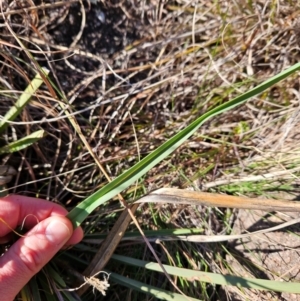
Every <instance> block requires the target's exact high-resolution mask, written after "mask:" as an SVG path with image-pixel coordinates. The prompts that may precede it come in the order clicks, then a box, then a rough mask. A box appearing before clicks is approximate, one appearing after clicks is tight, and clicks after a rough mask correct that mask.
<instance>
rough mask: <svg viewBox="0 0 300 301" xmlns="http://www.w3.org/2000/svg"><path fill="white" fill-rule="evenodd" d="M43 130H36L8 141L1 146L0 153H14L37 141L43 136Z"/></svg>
mask: <svg viewBox="0 0 300 301" xmlns="http://www.w3.org/2000/svg"><path fill="white" fill-rule="evenodd" d="M45 135H46V134H45V131H44V130H39V131H36V132H33V133H31V134H30V135H28V136H26V137H24V138H21V139H19V140H17V141H14V142H12V143H9V144H7V145H5V146H3V147H1V148H0V155H2V154H8V153H14V152H17V151H19V150H21V149H24V148H26V147H28V146H30V145H32V144H33V143H35V142H37V141H39V140H40V139H41V138H43V137H45Z"/></svg>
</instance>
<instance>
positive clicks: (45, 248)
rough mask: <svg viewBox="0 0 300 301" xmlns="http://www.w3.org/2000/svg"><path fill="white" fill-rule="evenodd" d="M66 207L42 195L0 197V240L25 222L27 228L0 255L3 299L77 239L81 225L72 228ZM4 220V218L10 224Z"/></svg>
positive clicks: (9, 297) (7, 300)
mask: <svg viewBox="0 0 300 301" xmlns="http://www.w3.org/2000/svg"><path fill="white" fill-rule="evenodd" d="M67 213H68V212H67V210H66V209H64V208H63V207H61V206H59V205H57V204H55V203H53V202H48V201H45V200H42V199H36V198H29V197H24V196H20V195H9V196H6V197H4V198H0V244H3V243H5V242H8V241H10V239H11V235H12V230H11V229H15V228H16V227H18V226H20V225H22V224H23V223H24V228H26V229H28V232H27V233H26V234H24V236H23V237H21V238H20V239H18V240H17V241H16V242H15V243H14V244H13V245H12V246H11V247H10V248H9V250H8V251H7V252H6V253H5V254H4V255H3V256H1V257H0V292H1V300H2V301H12V300H14V298H15V296H16V295H17V294H18V293H19V291H20V290H21V289H22V287H23V286H24V285H25V284H26V283H27V282H28V281H29V280H30V279H31V278H32V277H33V276H34V275H35V274H36V273H37V272H39V271H40V270H41V269H42V267H43V266H44V265H45V264H46V263H47V262H48V261H49V260H50V259H51V258H52V257H53V256H54V255H55V254H56V253H57V252H58V251H59V250H60V249H61V248H63V247H67V246H70V245H73V244H76V243H78V242H79V241H80V240H81V239H82V237H83V231H82V229H81V228H77V229H75V230H74V231H73V227H72V224H71V222H70V220H69V219H67V218H66V217H65V215H66V214H67ZM3 221H5V222H6V223H7V224H8V225H9V227H10V228H11V229H10V228H9V227H8V226H7V225H6V224H5V223H4V222H3Z"/></svg>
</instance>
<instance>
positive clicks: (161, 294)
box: [108, 272, 199, 301]
mask: <svg viewBox="0 0 300 301" xmlns="http://www.w3.org/2000/svg"><path fill="white" fill-rule="evenodd" d="M108 273H109V278H110V280H112V281H114V282H116V283H118V284H121V285H124V286H126V287H129V288H132V289H134V290H137V291H140V292H143V293H145V294H149V295H152V296H154V297H155V298H157V299H160V300H167V301H188V300H191V301H199V299H195V298H191V297H189V298H188V299H187V298H186V297H185V296H183V295H180V294H176V293H173V292H170V291H167V290H163V289H160V288H157V287H154V286H151V285H147V284H145V283H143V282H140V281H136V280H133V279H130V278H128V277H124V276H121V275H119V274H116V273H111V272H108Z"/></svg>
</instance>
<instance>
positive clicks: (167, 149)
mask: <svg viewBox="0 0 300 301" xmlns="http://www.w3.org/2000/svg"><path fill="white" fill-rule="evenodd" d="M299 69H300V63H297V64H295V65H294V66H292V67H290V68H288V69H287V70H285V71H283V72H281V73H279V74H278V75H276V76H274V77H272V78H271V79H268V80H267V81H265V82H263V83H262V84H260V85H258V86H257V87H255V88H253V89H252V90H250V91H248V92H246V93H244V94H242V95H240V96H238V97H236V98H234V99H233V100H231V101H228V102H226V103H224V104H221V105H219V106H217V107H215V108H213V109H211V110H210V111H208V112H206V113H205V114H203V115H202V116H201V117H199V118H197V119H196V120H195V121H194V122H192V123H191V124H190V125H189V126H187V127H186V128H185V129H184V130H182V131H180V132H179V133H178V134H176V135H175V136H173V137H172V138H170V139H169V140H168V141H166V142H165V143H163V144H162V145H161V146H160V147H158V148H157V149H156V150H155V151H153V152H152V153H150V154H149V155H148V156H146V157H145V158H143V159H142V160H141V161H140V162H138V163H137V164H135V165H134V166H133V167H131V168H130V169H128V170H127V171H126V172H124V173H123V174H122V175H120V176H119V177H117V178H116V179H114V180H113V181H112V182H110V183H108V184H107V185H105V186H104V187H103V188H101V189H100V190H98V191H97V192H95V193H94V194H92V195H91V196H89V197H88V198H86V199H85V200H84V201H82V202H81V203H80V204H79V205H77V206H76V207H75V208H74V209H73V210H72V211H71V212H70V213H69V214H68V217H69V219H70V220H71V221H72V223H73V226H74V227H78V226H79V225H80V224H81V223H82V222H83V221H84V219H85V218H86V217H87V216H88V215H89V214H90V213H91V212H92V211H93V210H94V209H95V208H97V207H98V206H99V205H101V204H103V203H105V202H106V201H108V200H109V199H111V198H113V197H114V196H116V195H117V194H118V193H120V192H121V191H123V190H124V189H126V188H128V187H129V186H130V185H131V184H133V183H134V182H135V181H137V180H138V179H139V178H141V177H142V176H143V175H144V174H145V173H146V172H147V171H149V170H150V169H151V168H152V167H154V166H155V165H156V164H158V163H159V162H161V161H162V160H163V159H164V158H166V157H167V156H168V155H170V154H171V153H172V152H173V151H174V150H176V149H177V148H178V147H179V146H180V145H181V144H182V143H183V142H184V141H186V140H187V139H188V138H189V137H190V136H191V135H192V134H193V133H195V131H197V130H198V128H199V127H200V126H201V125H202V124H203V123H204V122H205V121H207V120H208V119H210V118H212V117H213V116H216V115H218V114H221V113H223V112H225V111H228V110H230V109H232V108H234V107H236V106H238V105H240V104H242V103H244V102H245V101H246V100H248V99H250V98H251V97H254V96H256V95H258V94H260V93H262V92H263V91H265V90H266V89H268V88H269V87H271V86H272V85H274V84H276V83H278V82H279V81H281V80H283V79H285V78H286V77H288V76H289V75H291V74H292V73H294V72H296V71H297V70H299Z"/></svg>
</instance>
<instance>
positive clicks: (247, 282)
mask: <svg viewBox="0 0 300 301" xmlns="http://www.w3.org/2000/svg"><path fill="white" fill-rule="evenodd" d="M111 258H112V259H115V260H118V261H120V262H123V263H126V264H130V265H134V266H138V267H143V268H146V269H148V270H152V271H156V272H162V273H163V270H162V269H161V267H160V265H159V264H158V263H155V262H147V261H144V260H139V259H134V258H131V257H127V256H122V255H112V257H111ZM163 266H164V268H165V269H166V271H167V272H168V274H169V275H174V276H179V277H184V278H187V279H189V280H191V281H195V280H197V281H202V282H206V283H214V284H217V285H233V286H237V287H244V288H253V289H259V290H267V291H276V292H289V293H300V284H299V283H292V282H280V281H273V280H264V279H254V278H243V277H238V276H233V275H220V274H215V273H209V272H202V271H195V270H189V269H183V268H177V267H172V266H168V265H163Z"/></svg>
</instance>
